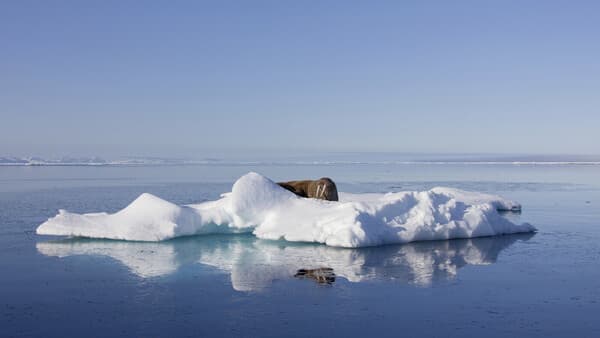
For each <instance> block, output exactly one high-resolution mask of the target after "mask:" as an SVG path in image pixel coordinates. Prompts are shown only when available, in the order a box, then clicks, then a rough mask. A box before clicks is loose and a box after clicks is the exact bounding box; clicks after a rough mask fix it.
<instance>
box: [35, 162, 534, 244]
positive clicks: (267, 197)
mask: <svg viewBox="0 0 600 338" xmlns="http://www.w3.org/2000/svg"><path fill="white" fill-rule="evenodd" d="M519 209H520V205H519V204H518V203H516V202H513V201H509V200H505V199H503V198H501V197H499V196H494V195H488V194H482V193H475V192H467V191H462V190H458V189H451V188H434V189H432V190H429V191H406V192H397V193H387V194H348V193H340V201H339V202H329V201H323V200H316V199H307V198H300V197H297V196H296V195H294V194H293V193H291V192H289V191H287V190H285V189H283V188H281V187H279V186H278V185H277V184H276V183H274V182H273V181H271V180H270V179H268V178H266V177H264V176H262V175H259V174H257V173H248V174H246V175H244V176H242V177H241V178H240V179H238V180H237V181H236V182H235V183H234V185H233V188H232V191H231V193H226V194H223V195H222V197H221V199H219V200H216V201H211V202H205V203H201V204H194V205H186V206H177V205H175V204H173V203H171V202H168V201H165V200H163V199H160V198H158V197H156V196H154V195H151V194H147V193H145V194H142V195H140V196H139V197H138V198H137V199H136V200H135V201H133V202H132V203H131V204H130V205H129V206H127V207H126V208H124V209H123V210H121V211H119V212H117V213H114V214H107V213H94V214H75V213H69V212H67V211H64V210H60V211H59V214H58V215H56V216H55V217H53V218H50V219H49V220H48V221H46V222H44V223H43V224H41V225H40V226H39V227H38V228H37V233H38V234H43V235H66V236H77V237H92V238H107V239H121V240H134V241H160V240H166V239H170V238H174V237H180V236H187V235H194V234H208V233H236V232H252V233H253V234H254V235H256V236H257V237H259V238H264V239H275V240H278V239H284V240H287V241H297V242H318V243H323V244H327V245H329V246H339V247H363V246H375V245H382V244H391V243H407V242H412V241H422V240H441V239H451V238H471V237H482V236H493V235H501V234H510V233H521V232H532V231H535V230H536V229H535V227H533V226H532V225H530V224H527V223H524V224H514V223H512V222H510V221H509V220H508V219H506V218H504V217H502V215H500V214H499V213H498V210H519Z"/></svg>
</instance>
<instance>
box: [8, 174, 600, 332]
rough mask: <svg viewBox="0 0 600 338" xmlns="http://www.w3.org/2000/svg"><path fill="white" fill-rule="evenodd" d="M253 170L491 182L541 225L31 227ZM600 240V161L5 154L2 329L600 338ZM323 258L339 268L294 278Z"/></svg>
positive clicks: (411, 182) (220, 182)
mask: <svg viewBox="0 0 600 338" xmlns="http://www.w3.org/2000/svg"><path fill="white" fill-rule="evenodd" d="M248 171H257V172H260V173H262V174H264V175H267V176H269V177H271V178H273V179H274V180H290V179H296V178H311V177H314V178H316V177H321V176H330V177H332V178H334V179H335V180H336V182H337V183H338V187H339V190H341V191H351V192H387V191H399V190H416V189H429V188H431V187H433V186H440V185H441V186H451V187H458V188H462V189H467V190H477V191H483V192H491V193H495V194H500V195H503V196H505V197H507V198H510V199H515V200H517V201H519V202H521V203H522V204H523V212H522V213H521V214H507V215H506V216H507V217H511V218H513V219H514V220H515V221H518V222H530V223H532V224H534V225H535V226H536V227H537V228H538V229H539V232H538V233H536V234H528V235H516V236H501V237H494V238H480V239H471V240H453V241H437V242H421V243H411V244H406V245H391V246H383V247H374V248H363V249H339V248H331V247H326V246H323V245H314V244H306V243H289V242H282V241H265V240H259V239H256V238H254V237H253V236H251V235H231V236H196V237H188V238H179V239H176V240H171V241H166V242H161V243H140V242H124V241H105V240H90V239H68V238H56V237H45V236H38V235H36V234H35V228H36V227H37V226H38V225H39V224H40V223H42V222H43V221H45V220H46V219H47V218H48V217H51V216H54V215H55V214H56V212H57V210H58V209H67V210H69V211H73V212H96V211H107V212H114V211H117V210H119V209H121V208H123V207H125V206H126V205H127V204H128V203H129V202H131V201H132V200H133V199H134V198H135V197H137V196H138V195H139V194H140V193H142V192H151V193H153V194H156V195H158V196H160V197H162V198H164V199H167V200H169V201H172V202H175V203H178V204H187V203H195V202H201V201H205V200H211V199H215V198H217V197H218V196H219V194H220V193H222V192H225V191H229V190H230V188H231V184H232V183H233V182H234V181H235V179H236V178H238V177H239V176H241V175H242V174H244V173H246V172H248ZM599 243H600V166H597V165H589V166H584V165H523V166H518V165H509V164H507V165H500V164H494V165H486V164H331V165H323V164H320V165H310V164H305V165H283V164H282V165H260V166H258V165H257V166H250V165H242V164H240V165H221V166H219V165H198V166H164V167H160V166H155V167H153V166H147V167H0V336H2V337H5V336H8V337H10V336H40V337H68V336H77V337H81V336H85V337H91V336H127V337H130V336H152V337H172V336H219V337H222V336H231V337H281V336H303V337H304V336H313V337H314V336H317V337H320V336H327V337H333V336H340V337H344V336H372V335H377V336H390V337H391V336H393V337H397V336H431V337H440V336H443V337H448V336H457V337H468V336H471V337H481V336H486V337H508V336H511V337H513V336H527V337H565V336H574V337H598V336H600V322H598V319H597V318H598V314H599V313H600V244H599ZM316 268H331V269H333V273H334V274H335V280H334V281H333V280H332V279H331V277H332V275H331V274H328V275H327V276H328V277H329V280H328V281H329V283H323V282H320V281H319V280H318V278H316V277H315V278H312V277H311V276H308V277H307V276H304V277H301V276H295V275H296V274H297V272H298V270H299V269H316ZM316 274H317V275H318V274H319V273H318V271H317V273H316ZM321 274H327V272H326V271H321ZM313 277H314V274H313Z"/></svg>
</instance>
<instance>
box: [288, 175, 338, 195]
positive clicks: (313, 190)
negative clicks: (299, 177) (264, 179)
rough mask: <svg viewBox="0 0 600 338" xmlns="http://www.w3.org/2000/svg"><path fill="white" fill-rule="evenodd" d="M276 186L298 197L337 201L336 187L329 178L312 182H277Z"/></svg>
mask: <svg viewBox="0 0 600 338" xmlns="http://www.w3.org/2000/svg"><path fill="white" fill-rule="evenodd" d="M277 184H279V185H280V186H281V187H282V188H285V189H287V190H289V191H291V192H293V193H294V194H296V195H298V196H300V197H306V198H318V199H322V200H327V201H338V193H337V187H336V186H335V183H334V182H333V181H332V180H331V179H330V178H329V177H323V178H320V179H318V180H314V181H313V180H304V181H289V182H278V183H277Z"/></svg>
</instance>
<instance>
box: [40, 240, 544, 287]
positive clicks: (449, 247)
mask: <svg viewBox="0 0 600 338" xmlns="http://www.w3.org/2000/svg"><path fill="white" fill-rule="evenodd" d="M531 236H532V234H522V235H509V236H498V237H485V238H476V239H460V240H453V241H430V242H416V243H409V244H404V245H390V246H382V247H370V248H362V249H340V248H332V247H328V246H322V245H314V244H301V243H299V244H295V243H288V242H276V241H265V240H260V239H257V238H255V237H251V236H204V237H188V238H182V239H178V240H173V241H167V242H160V243H145V242H119V241H106V240H86V239H66V240H60V241H54V242H40V243H37V249H38V251H39V252H40V253H42V254H44V255H47V256H56V257H67V256H73V255H104V256H108V257H111V258H113V259H115V260H118V261H120V262H121V263H123V264H124V265H125V266H127V267H128V268H129V269H130V270H131V271H132V272H133V273H135V274H137V275H139V276H141V277H158V276H163V275H168V274H172V273H174V272H176V271H177V269H179V268H180V267H181V266H185V265H192V264H197V263H200V264H202V265H208V266H212V267H215V268H217V269H220V270H222V271H225V272H227V273H229V274H230V276H231V284H232V286H233V288H234V289H236V290H238V291H257V290H261V289H264V288H266V287H268V286H269V285H270V284H271V283H272V282H273V281H274V280H282V279H289V278H292V276H294V275H295V274H296V273H297V272H298V270H300V269H317V268H332V269H333V272H334V273H335V275H336V276H337V277H342V278H345V279H347V280H349V281H351V282H361V281H366V280H393V281H396V282H401V283H408V284H413V285H418V286H429V285H431V284H432V283H435V282H436V281H440V280H446V279H449V278H453V277H454V276H456V274H457V272H458V270H459V269H460V268H461V267H463V266H466V265H482V264H491V263H494V262H495V261H496V259H497V257H498V254H499V253H500V251H502V250H503V249H504V248H507V247H508V246H510V245H511V244H513V243H514V242H515V241H517V240H527V239H529V238H530V237H531Z"/></svg>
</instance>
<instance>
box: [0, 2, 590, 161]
mask: <svg viewBox="0 0 600 338" xmlns="http://www.w3.org/2000/svg"><path fill="white" fill-rule="evenodd" d="M599 16H600V1H541V0H540V1H528V0H525V1H523V0H520V1H389V2H386V1H361V2H353V1H339V2H336V1H268V2H264V1H210V2H208V1H206V2H205V1H122V0H119V1H50V0H49V1H21V0H15V1H8V0H7V1H1V2H0V42H1V45H0V156H1V155H11V154H12V155H30V154H35V155H45V154H52V155H68V154H87V155H97V154H111V153H112V154H120V155H126V154H128V155H148V154H152V155H161V156H168V155H169V154H174V155H177V156H180V155H190V156H193V155H195V154H198V153H201V152H202V151H203V150H206V149H212V150H214V149H238V150H240V149H241V150H246V149H247V150H249V151H250V150H256V149H278V150H284V151H285V150H291V151H293V150H299V149H300V150H309V151H312V150H340V151H399V152H441V153H444V152H448V153H456V152H460V153H468V152H488V153H563V154H564V153H575V154H586V153H588V154H590V153H591V154H598V153H600V147H599V144H600V142H599V141H600V19H599Z"/></svg>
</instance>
